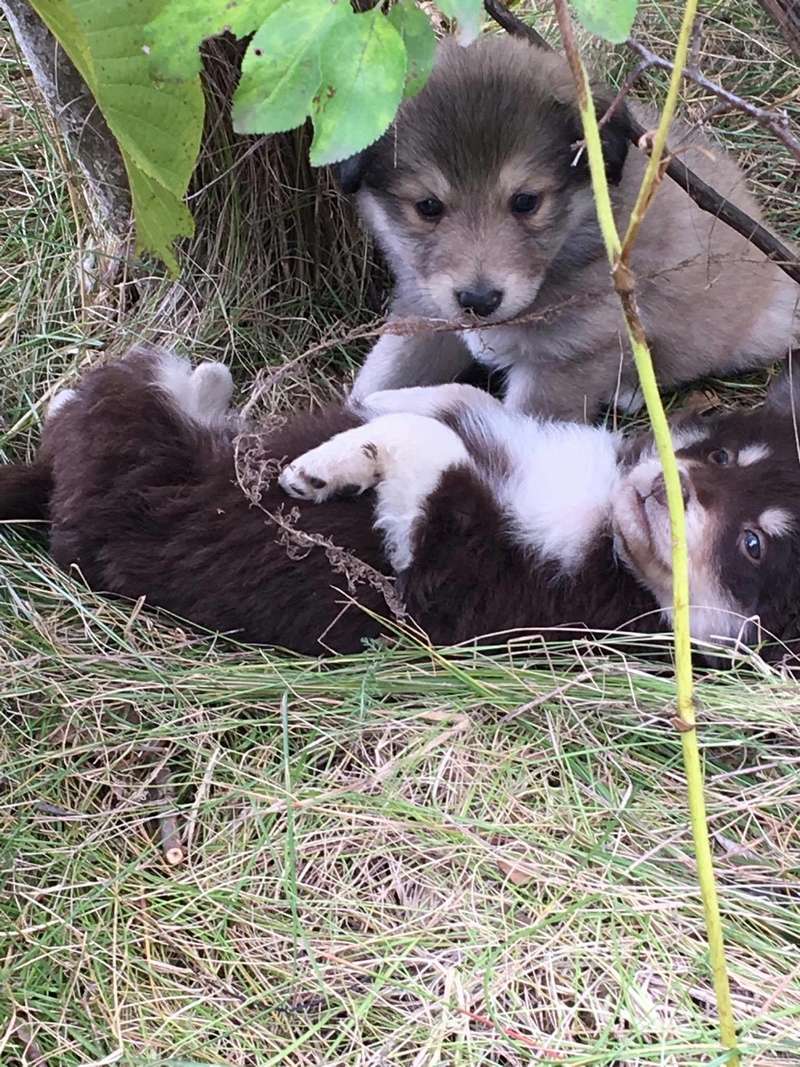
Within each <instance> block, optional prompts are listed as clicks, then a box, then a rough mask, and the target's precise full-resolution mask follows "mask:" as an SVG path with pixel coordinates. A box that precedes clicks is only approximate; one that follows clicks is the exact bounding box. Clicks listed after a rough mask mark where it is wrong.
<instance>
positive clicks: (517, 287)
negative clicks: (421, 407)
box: [340, 36, 800, 420]
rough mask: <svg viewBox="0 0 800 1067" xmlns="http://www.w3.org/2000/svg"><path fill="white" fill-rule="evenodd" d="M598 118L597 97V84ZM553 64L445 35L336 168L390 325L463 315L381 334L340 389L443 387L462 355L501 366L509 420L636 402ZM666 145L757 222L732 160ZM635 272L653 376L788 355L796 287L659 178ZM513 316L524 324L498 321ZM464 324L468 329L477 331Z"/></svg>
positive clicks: (608, 132) (633, 157)
mask: <svg viewBox="0 0 800 1067" xmlns="http://www.w3.org/2000/svg"><path fill="white" fill-rule="evenodd" d="M595 95H596V100H597V104H598V110H599V111H600V112H601V113H602V112H603V111H604V110H605V108H606V106H607V105H608V103H609V101H610V99H611V96H612V94H611V92H610V90H608V89H607V88H603V87H597V88H596V90H595ZM581 136H582V134H581V125H580V120H579V115H578V112H577V108H576V105H575V95H574V88H573V84H572V77H571V74H570V71H569V69H568V66H567V64H566V62H565V61H564V60H563V59H562V58H561V57H559V56H558V55H555V54H553V53H545V52H542V51H540V50H538V49H536V48H535V47H533V46H531V45H529V44H528V43H527V42H525V41H520V40H514V39H512V38H509V37H507V36H489V37H483V38H481V39H479V40H478V41H476V42H475V43H474V44H472V45H470V46H469V47H468V48H461V47H459V46H458V45H457V44H455V43H454V42H453V41H445V42H444V43H443V44H442V45H441V47H440V50H439V55H438V61H437V65H436V68H435V70H434V72H433V74H432V76H431V78H430V80H429V82H428V83H427V85H426V86H425V88H424V89H423V90H422V92H421V93H419V95H418V96H416V97H413V98H412V99H409V100H407V101H406V102H405V103H404V104H403V105H402V107H401V109H400V112H399V114H398V117H397V121H396V122H395V124H394V125H393V126H392V128H391V129H390V130H389V131H388V133H387V134H385V136H384V137H383V138H382V139H381V140H380V141H378V142H377V143H376V144H374V145H373V146H371V147H370V148H368V149H367V150H366V151H364V152H363V153H361V154H360V155H359V156H357V157H355V158H353V159H351V160H349V161H347V162H346V163H345V164H343V165H341V167H340V181H341V184H342V187H343V189H344V190H345V191H346V192H357V194H358V196H357V202H358V207H359V211H360V213H361V215H362V217H363V219H364V221H365V223H366V225H367V226H368V227H369V228H370V229H371V230H372V232H373V233H374V235H375V237H376V239H377V241H378V243H379V245H380V246H381V248H382V249H383V251H384V253H385V254H386V257H387V259H388V261H389V264H390V266H391V269H392V271H393V273H394V276H395V280H396V286H395V291H394V297H393V304H392V316H393V317H406V316H423V317H430V318H434V319H440V320H443V321H445V322H453V321H457V322H463V323H464V324H465V325H472V326H473V329H468V330H465V331H463V332H462V333H461V334H460V336H459V334H458V333H427V334H423V335H417V336H412V337H408V336H404V337H399V336H390V335H387V336H384V337H382V338H381V339H380V340H379V341H378V343H377V344H376V345H375V347H374V348H373V349H372V351H371V352H370V354H369V355H368V357H367V359H366V362H365V364H364V366H363V368H362V369H361V371H360V373H359V374H358V376H357V378H356V381H355V385H354V388H353V393H354V396H355V397H356V398H363V397H365V396H367V395H369V394H370V393H372V392H375V391H376V390H380V389H390V388H391V389H393V388H400V387H403V386H409V385H425V384H431V383H435V382H444V381H451V380H454V379H455V378H457V377H458V375H459V374H460V373H461V372H462V371H463V370H464V368H465V367H466V365H467V363H468V362H469V359H470V353H471V355H472V356H473V357H474V358H475V359H477V360H479V361H481V362H482V363H484V364H486V365H488V366H490V367H497V368H500V367H502V368H508V371H507V386H506V388H507V392H506V401H507V403H508V405H509V406H510V407H511V408H513V409H515V410H518V411H524V412H526V413H528V414H530V413H536V414H540V415H547V416H553V417H558V418H581V419H587V418H588V419H590V420H591V419H592V418H594V416H595V415H596V414H597V412H598V409H600V408H601V407H602V406H603V405H606V404H608V403H611V402H615V403H617V404H618V405H619V406H622V407H628V406H631V405H632V404H635V401H636V375H635V371H634V367H633V365H632V362H631V359H630V355H629V350H628V344H627V339H626V335H625V330H624V326H623V321H622V317H621V313H620V309H619V301H618V298H617V296H616V294H615V293H614V292H613V291H612V288H611V283H610V278H609V269H608V265H607V261H606V256H605V252H604V249H603V243H602V240H601V237H600V233H599V230H598V226H597V221H596V216H595V208H594V203H593V199H592V194H591V189H590V182H589V173H588V167H587V163H586V155H585V152H584V153H577V152H576V148H575V145H576V142H578V141H580V139H581ZM603 142H604V153H605V160H606V170H607V175H608V179H609V182H610V185H611V190H612V197H613V201H614V206H615V213H616V218H617V223H618V225H619V226H620V227H621V228H624V226H625V224H626V222H627V220H628V217H629V214H630V211H631V208H632V206H633V203H634V200H635V197H636V193H637V191H638V188H639V184H640V181H641V178H642V175H643V172H644V167H645V164H646V160H645V157H644V156H643V155H642V153H640V152H639V151H637V150H635V149H634V150H632V151H631V152H630V153H629V152H628V144H629V141H628V115H627V112H626V111H625V109H624V108H619V109H618V110H617V111H616V113H615V115H614V117H613V118H612V119H611V120H610V121H609V122H608V123H607V124H606V125H605V126H604V128H603ZM671 146H672V149H673V150H674V151H676V152H678V153H679V154H680V157H681V159H683V160H684V161H685V162H686V163H687V164H688V165H689V166H690V167H691V168H693V169H694V170H695V171H696V172H697V173H698V174H699V175H700V176H701V177H702V178H704V179H705V180H706V181H708V182H709V183H710V184H712V185H713V186H714V187H715V188H716V189H718V190H719V192H721V193H722V194H723V195H724V196H726V197H728V198H729V199H730V200H731V201H732V202H733V203H735V204H737V205H738V206H739V207H741V208H743V209H744V210H745V211H747V212H748V214H750V215H751V216H753V217H754V218H758V217H759V210H758V206H757V205H756V203H755V202H754V200H753V198H752V197H751V196H750V195H749V194H748V192H747V190H746V188H745V182H744V177H743V175H742V173H741V171H740V170H739V168H738V167H737V166H736V164H735V163H734V162H733V161H732V160H731V159H730V158H729V157H727V156H726V155H725V154H724V153H723V152H722V151H721V149H720V148H719V147H718V146H711V145H710V144H708V143H707V142H705V141H702V140H701V139H700V138H698V137H697V136H694V135H690V134H689V133H688V132H687V131H686V130H681V129H680V128H676V129H675V130H674V131H673V135H672V138H671ZM632 265H633V268H634V270H635V273H636V276H637V281H638V302H639V307H640V311H641V315H642V319H643V321H644V324H645V327H646V330H647V334H648V337H649V339H650V341H651V344H652V349H653V354H654V358H655V361H656V365H657V371H658V376H659V379H660V381H661V383H662V384H663V385H667V386H669V385H674V384H676V383H678V382H683V381H687V380H690V379H694V378H697V377H700V376H702V375H707V374H722V373H730V372H735V371H739V370H742V369H744V368H746V367H752V366H755V365H759V364H764V363H768V362H770V361H772V360H774V359H777V358H779V357H781V356H783V355H784V354H785V352H786V351H787V350H788V349H789V347H790V344H791V341H792V337H793V331H795V330H796V311H795V305H796V303H797V300H798V295H800V291H798V288H797V286H796V285H795V284H794V282H792V281H791V279H789V278H788V277H787V276H786V275H784V274H783V273H782V272H781V271H780V270H779V269H778V268H777V267H776V266H775V265H774V264H772V263H771V262H769V261H768V260H767V259H766V258H765V257H764V256H763V255H762V254H761V253H760V252H759V251H758V250H757V249H755V248H754V247H753V246H752V245H750V244H748V242H746V241H745V240H744V239H743V238H742V237H740V236H739V235H738V234H737V233H735V232H734V231H733V230H731V229H730V228H729V227H727V226H725V225H723V224H722V223H720V222H718V221H717V220H716V219H715V218H714V217H713V216H712V215H710V214H708V213H706V212H703V211H701V210H700V209H699V208H698V207H697V206H696V205H695V204H694V202H693V201H692V200H691V199H690V198H689V197H688V196H687V195H686V194H685V193H684V192H683V191H682V190H681V189H680V188H679V187H678V186H677V185H676V184H675V182H672V181H669V180H666V181H664V182H663V183H662V184H661V186H660V188H659V190H658V192H657V194H656V197H655V200H654V202H653V204H652V207H651V208H650V212H649V214H648V216H647V218H646V220H645V223H644V225H643V226H642V229H641V231H640V233H639V235H638V238H637V241H636V245H635V251H634V254H633V260H632ZM520 313H524V314H526V315H528V314H529V313H530V314H531V315H536V316H541V317H540V318H537V319H536V320H535V321H528V322H527V323H526V324H520V325H508V326H504V325H502V323H503V321H504V320H507V319H510V318H512V317H513V316H517V315H519V314H520ZM475 326H480V327H481V328H474V327H475Z"/></svg>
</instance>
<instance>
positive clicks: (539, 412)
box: [504, 359, 609, 422]
mask: <svg viewBox="0 0 800 1067" xmlns="http://www.w3.org/2000/svg"><path fill="white" fill-rule="evenodd" d="M601 362H602V361H600V360H598V363H597V364H596V365H593V364H592V361H591V360H590V359H587V360H585V361H582V362H581V363H572V362H569V363H567V362H564V363H547V364H542V365H539V366H537V365H536V364H535V363H534V362H533V361H530V362H528V361H525V362H519V363H515V364H513V365H512V366H511V367H509V369H508V374H507V377H506V394H505V398H504V403H505V405H506V407H508V408H510V409H511V410H512V411H519V412H522V413H523V414H525V415H536V416H538V417H540V418H546V419H558V420H563V421H564V422H594V420H595V419H596V418H597V416H598V414H599V412H600V408H601V407H602V405H603V403H604V402H605V401H606V399H607V397H608V393H609V382H608V373H607V364H606V363H603V364H602V365H600V363H601Z"/></svg>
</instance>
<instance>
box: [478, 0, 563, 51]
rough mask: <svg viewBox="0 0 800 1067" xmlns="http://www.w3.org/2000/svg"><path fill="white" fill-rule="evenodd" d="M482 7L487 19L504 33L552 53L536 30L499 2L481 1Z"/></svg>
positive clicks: (493, 0)
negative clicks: (525, 40) (490, 19)
mask: <svg viewBox="0 0 800 1067" xmlns="http://www.w3.org/2000/svg"><path fill="white" fill-rule="evenodd" d="M483 7H484V10H485V11H486V14H487V15H488V16H489V18H492V19H494V21H495V22H496V23H497V25H498V26H502V27H503V29H504V30H505V31H506V33H510V34H512V36H514V37H527V38H528V40H529V41H530V42H531V44H535V45H537V46H538V47H539V48H543V49H544V51H545V52H552V51H553V49H552V48H551V47H550V45H549V44H548V43H547V41H546V40H545V39H544V37H542V35H541V34H540V33H539V31H538V30H535V29H534V28H533V26H529V25H528V23H527V22H523V20H522V19H521V18H519V17H518V16H517V15H515V14H514V13H513V12H512V11H509V10H508V8H507V7H506V5H505V4H503V3H501V2H500V0H483Z"/></svg>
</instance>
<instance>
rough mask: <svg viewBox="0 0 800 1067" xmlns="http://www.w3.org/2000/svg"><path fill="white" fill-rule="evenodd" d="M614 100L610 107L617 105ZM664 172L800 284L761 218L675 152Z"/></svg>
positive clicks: (517, 28)
mask: <svg viewBox="0 0 800 1067" xmlns="http://www.w3.org/2000/svg"><path fill="white" fill-rule="evenodd" d="M484 7H485V9H486V11H487V13H488V14H489V15H490V16H491V18H493V19H494V20H495V22H497V23H498V25H500V26H502V27H503V29H505V30H506V31H507V32H508V33H511V34H513V35H514V36H517V37H526V38H527V39H528V40H529V41H530V42H531V43H532V44H534V45H536V47H538V48H543V49H545V50H546V51H553V49H552V48H551V47H550V45H549V44H548V43H547V41H545V39H544V38H543V37H542V35H541V34H540V33H537V31H536V30H534V28H533V27H532V26H529V25H528V24H527V23H526V22H523V21H522V19H520V18H518V17H517V16H516V15H513V14H512V13H511V12H510V11H509V10H508V8H507V7H506V6H505V5H504V4H503V3H502V2H501V0H484ZM618 106H619V101H615V102H614V104H612V107H618ZM646 132H647V131H646V130H645V128H644V126H642V124H641V123H640V122H637V121H636V120H635V119H634V118H633V117H631V121H630V139H631V141H632V142H633V144H635V145H636V146H637V147H638V145H639V143H640V141H641V139H642V137H643V135H644V134H645V133H646ZM666 174H667V176H668V177H669V178H671V179H672V180H673V181H674V182H677V184H678V185H680V187H681V188H682V189H683V190H684V191H685V192H686V194H687V195H688V196H690V197H691V198H692V200H694V202H695V203H696V204H697V206H698V207H699V208H700V209H701V210H702V211H707V212H709V214H711V215H715V216H716V217H717V218H718V219H719V220H720V222H724V223H725V225H726V226H730V228H731V229H732V230H735V231H736V232H737V233H740V234H741V235H742V237H744V238H746V239H747V240H748V241H749V242H750V243H751V244H752V245H754V246H755V247H756V248H758V249H759V251H761V252H763V253H764V255H765V256H768V257H769V258H770V259H771V260H772V261H773V262H774V263H775V264H777V266H779V267H780V268H781V270H782V271H783V272H784V273H785V274H788V275H789V277H790V278H793V279H794V281H796V282H797V283H798V285H800V260H799V259H798V258H797V256H796V255H795V254H794V252H792V251H791V249H790V248H788V247H787V246H786V245H785V244H783V242H782V241H780V240H778V238H777V237H776V236H775V235H774V234H773V233H770V231H769V230H768V229H767V228H766V226H762V225H761V223H760V222H757V221H756V220H755V219H753V218H751V217H750V216H749V215H748V214H747V212H745V211H742V209H741V208H739V207H737V206H736V205H735V204H732V203H731V202H730V200H726V199H725V197H724V196H722V195H721V194H720V193H718V192H717V191H716V189H714V188H712V186H710V185H708V183H707V182H704V181H703V179H702V178H700V177H699V176H698V175H697V174H695V173H694V171H692V170H690V169H689V167H687V166H686V164H685V163H682V162H681V160H680V159H678V158H677V157H676V156H672V157H671V158H670V160H669V163H668V165H667V169H666Z"/></svg>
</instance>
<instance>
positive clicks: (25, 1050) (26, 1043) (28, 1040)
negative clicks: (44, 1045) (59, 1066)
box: [14, 1023, 47, 1067]
mask: <svg viewBox="0 0 800 1067" xmlns="http://www.w3.org/2000/svg"><path fill="white" fill-rule="evenodd" d="M14 1034H15V1036H16V1037H17V1038H18V1040H19V1041H20V1042H21V1044H22V1062H23V1063H24V1064H25V1067H45V1064H46V1063H47V1058H46V1056H45V1054H44V1052H42V1050H41V1048H40V1047H39V1045H38V1044H37V1043H36V1040H35V1039H34V1036H33V1033H32V1031H31V1028H30V1027H29V1026H28V1025H27V1024H26V1023H18V1024H17V1028H16V1030H15V1031H14Z"/></svg>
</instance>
